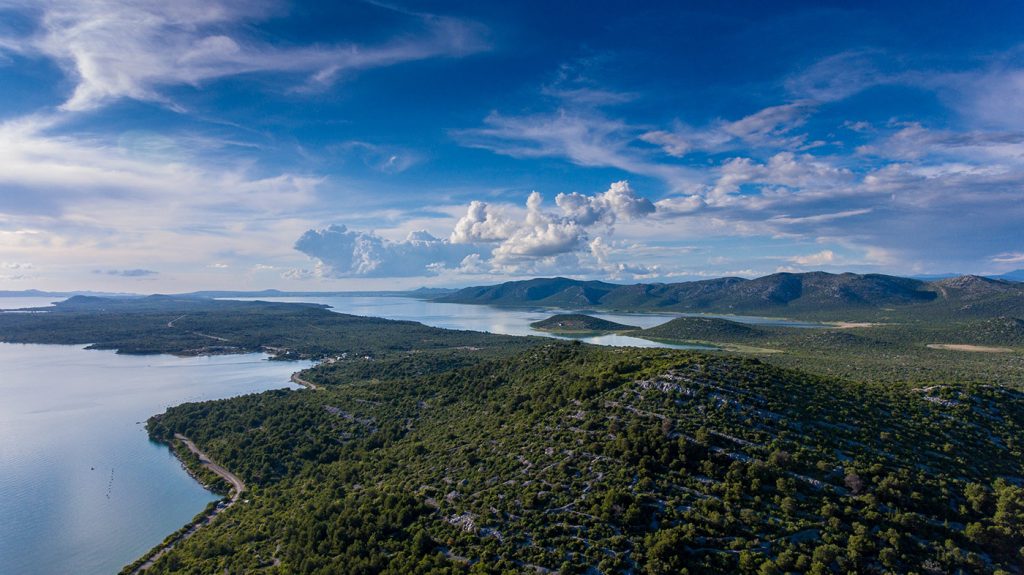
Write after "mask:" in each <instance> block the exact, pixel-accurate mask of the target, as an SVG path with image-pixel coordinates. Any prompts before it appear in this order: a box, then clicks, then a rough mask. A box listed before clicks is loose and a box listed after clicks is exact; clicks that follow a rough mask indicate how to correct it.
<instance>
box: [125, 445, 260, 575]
mask: <svg viewBox="0 0 1024 575" xmlns="http://www.w3.org/2000/svg"><path fill="white" fill-rule="evenodd" d="M174 437H175V439H178V440H179V441H181V442H182V443H184V444H185V447H187V448H188V450H189V451H191V452H192V453H194V454H196V457H198V458H199V462H200V463H201V464H202V466H203V467H205V468H207V469H209V470H210V471H212V472H214V473H216V474H217V475H219V476H221V477H222V478H224V480H225V481H227V482H228V483H230V484H231V492H230V493H229V497H228V500H227V501H221V502H220V503H218V504H217V506H216V507H214V508H213V511H211V512H210V513H209V514H208V515H207V516H206V517H204V518H203V519H201V520H199V521H197V522H195V523H193V524H192V525H191V526H190V527H189V528H188V530H186V531H185V532H184V533H182V534H181V535H179V536H177V537H175V538H174V539H172V540H171V541H169V542H167V543H166V544H164V545H163V546H162V547H160V548H159V549H158V550H156V551H155V552H153V553H152V554H151V555H150V556H149V558H148V559H146V562H145V563H143V564H142V565H139V566H138V567H136V568H135V570H133V571H132V572H131V573H132V575H135V574H136V573H142V572H144V571H146V570H147V569H149V568H150V567H152V566H153V564H154V563H156V560H157V559H159V558H160V557H163V555H164V554H165V553H167V552H168V551H170V550H171V549H174V546H175V545H177V544H178V543H181V542H182V541H184V540H186V539H188V538H189V537H191V536H193V535H195V533H196V531H199V530H200V529H201V528H203V527H205V526H207V525H209V524H210V523H212V522H213V520H214V519H215V518H216V517H217V516H218V515H220V514H221V513H223V512H224V511H226V510H227V509H228V508H230V507H231V506H232V505H234V504H235V503H236V502H237V501H238V498H239V497H240V496H241V495H242V492H243V491H245V482H244V481H242V479H241V478H240V477H238V476H237V475H235V474H234V473H231V472H230V471H228V470H227V469H225V468H223V467H221V466H220V465H219V464H217V463H214V462H213V461H211V460H210V458H209V457H207V455H206V454H205V453H203V452H202V451H200V450H199V448H198V447H196V444H195V443H192V440H191V439H189V438H187V437H185V436H184V435H181V434H180V433H175V434H174Z"/></svg>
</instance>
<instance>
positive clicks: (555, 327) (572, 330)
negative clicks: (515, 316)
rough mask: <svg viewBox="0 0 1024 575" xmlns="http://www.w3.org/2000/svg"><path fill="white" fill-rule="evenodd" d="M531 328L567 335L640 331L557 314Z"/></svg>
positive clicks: (594, 318)
mask: <svg viewBox="0 0 1024 575" xmlns="http://www.w3.org/2000/svg"><path fill="white" fill-rule="evenodd" d="M530 327H532V328H533V329H537V330H540V331H547V332H551V333H566V334H585V333H608V332H616V331H628V330H635V329H640V328H638V327H636V326H635V325H625V324H621V323H616V322H614V321H608V320H606V319H601V318H597V317H594V316H591V315H585V314H581V313H563V314H556V315H553V316H551V317H549V318H547V319H543V320H541V321H535V322H533V323H531V324H530Z"/></svg>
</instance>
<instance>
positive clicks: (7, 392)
mask: <svg viewBox="0 0 1024 575" xmlns="http://www.w3.org/2000/svg"><path fill="white" fill-rule="evenodd" d="M0 365H2V366H3V368H2V375H0V397H3V401H2V402H0V518H2V520H0V573H12V574H14V573H17V574H20V575H32V574H35V573H38V574H40V575H43V574H53V573H76V574H94V573H95V574H101V573H103V574H109V573H116V572H117V571H118V570H120V569H121V567H123V566H124V565H126V564H128V563H130V562H132V561H134V560H135V559H136V558H137V557H139V556H140V555H142V554H143V553H144V552H146V551H147V550H148V549H149V548H151V547H152V546H153V545H156V544H157V543H159V542H160V541H162V540H163V538H164V537H166V536H167V535H168V534H169V533H171V532H173V531H175V530H176V529H178V528H179V527H181V526H182V525H183V524H185V523H186V522H188V521H189V520H190V519H191V518H192V517H193V516H194V515H195V514H196V513H198V512H200V511H202V509H203V508H204V507H205V506H206V504H207V503H208V502H210V501H212V500H214V499H216V496H214V495H213V494H211V493H209V492H207V491H206V490H205V489H203V488H202V487H201V486H200V485H199V484H198V483H196V482H195V481H193V480H192V478H191V477H189V475H188V474H187V473H185V471H184V470H183V469H182V467H181V464H180V463H179V462H178V460H177V459H175V458H174V456H173V455H171V453H170V451H169V450H168V449H167V448H166V447H164V446H162V445H159V444H155V443H151V442H150V441H149V440H148V438H147V436H146V431H145V429H144V426H143V423H144V422H145V420H146V419H147V418H148V417H149V416H151V415H153V414H155V413H160V412H162V411H164V410H165V409H166V408H167V407H169V406H172V405H176V404H179V403H182V402H185V401H201V400H208V399H216V398H223V397H231V396H235V395H241V394H245V393H251V392H258V391H265V390H268V389H279V388H283V387H291V388H294V387H295V386H294V385H292V384H291V383H289V381H288V379H289V376H290V374H291V373H292V372H293V371H295V370H297V369H300V368H304V367H306V366H308V365H309V363H308V362H271V361H266V360H265V356H263V355H259V354H247V355H233V356H216V357H201V358H177V357H172V356H166V355H161V356H125V355H116V354H114V353H113V352H110V351H94V350H84V349H81V348H79V347H75V346H58V345H17V344H0Z"/></svg>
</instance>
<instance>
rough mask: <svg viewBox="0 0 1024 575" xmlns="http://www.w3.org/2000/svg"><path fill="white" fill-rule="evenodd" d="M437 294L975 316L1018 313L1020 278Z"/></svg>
mask: <svg viewBox="0 0 1024 575" xmlns="http://www.w3.org/2000/svg"><path fill="white" fill-rule="evenodd" d="M438 301H445V302H453V303H470V304H490V305H504V306H537V305H540V306H563V307H579V308H583V307H598V308H603V309H616V310H634V311H651V310H658V311H682V312H718V313H743V314H755V315H786V316H790V317H814V318H825V317H827V318H831V319H854V318H866V319H871V318H875V319H878V318H884V317H893V316H898V317H926V318H930V319H934V318H971V317H975V318H976V317H989V316H998V315H1010V316H1021V315H1024V284H1021V283H1019V282H1012V281H1005V280H997V279H988V278H981V277H976V276H961V277H956V278H948V279H943V280H938V281H933V282H927V281H922V280H917V279H911V278H902V277H896V276H888V275H881V274H864V275H861V274H853V273H844V274H830V273H825V272H809V273H800V274H794V273H778V274H772V275H769V276H764V277H760V278H756V279H751V280H748V279H743V278H735V277H728V278H717V279H712V280H702V281H694V282H681V283H670V284H660V283H659V284H634V285H616V284H608V283H604V282H582V281H576V280H571V279H567V278H537V279H532V280H527V281H514V282H506V283H503V284H499V285H495V286H479V287H470V288H465V289H462V290H459V291H457V292H455V293H453V294H449V295H446V296H443V297H442V298H440V299H439V300H438Z"/></svg>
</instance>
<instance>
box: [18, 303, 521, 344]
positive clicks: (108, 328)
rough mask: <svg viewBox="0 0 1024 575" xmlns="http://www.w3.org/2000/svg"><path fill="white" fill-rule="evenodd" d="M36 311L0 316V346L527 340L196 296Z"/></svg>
mask: <svg viewBox="0 0 1024 575" xmlns="http://www.w3.org/2000/svg"><path fill="white" fill-rule="evenodd" d="M40 309H42V310H46V311H40V312H37V313H10V312H8V313H0V341H3V342H13V343H62V344H90V346H89V347H91V348H95V349H115V350H118V352H120V353H136V354H139V353H171V354H177V355H199V354H214V353H241V352H260V351H262V352H267V353H270V354H272V355H274V356H276V357H278V358H280V359H290V358H316V359H319V358H327V357H340V356H342V355H344V356H345V357H376V356H378V355H381V354H387V353H398V352H411V351H420V350H428V349H450V348H459V347H473V348H481V349H480V350H478V351H482V352H483V353H489V352H490V351H493V350H494V349H498V348H500V349H503V350H504V349H507V348H512V349H515V348H522V347H524V346H527V345H529V344H530V341H529V338H517V337H508V336H499V335H491V334H481V333H479V332H472V331H456V330H443V329H437V328H433V327H427V326H425V325H423V324H420V323H416V322H411V321H392V320H386V319H380V318H370V317H359V316H353V315H346V314H340V313H334V312H331V311H329V310H328V309H327V308H326V307H325V306H320V305H313V304H293V303H269V302H244V301H220V300H212V299H202V298H195V297H173V296H149V297H143V298H99V297H89V296H75V297H72V298H70V299H68V300H67V301H64V302H61V303H59V304H57V306H56V307H55V308H53V309H51V308H40Z"/></svg>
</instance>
